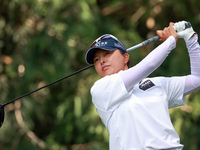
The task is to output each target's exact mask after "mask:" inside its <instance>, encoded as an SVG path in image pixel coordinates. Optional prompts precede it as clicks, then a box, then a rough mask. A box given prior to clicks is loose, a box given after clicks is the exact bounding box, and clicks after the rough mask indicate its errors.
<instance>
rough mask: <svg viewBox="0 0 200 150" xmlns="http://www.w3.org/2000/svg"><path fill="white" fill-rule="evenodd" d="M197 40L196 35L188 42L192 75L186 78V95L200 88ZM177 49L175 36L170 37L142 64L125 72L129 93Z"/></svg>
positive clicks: (123, 73) (124, 76)
mask: <svg viewBox="0 0 200 150" xmlns="http://www.w3.org/2000/svg"><path fill="white" fill-rule="evenodd" d="M197 40H198V36H197V35H195V36H194V37H192V38H190V39H189V40H188V41H187V42H186V45H187V48H188V52H189V56H190V65H191V74H190V75H188V76H186V78H185V79H186V81H185V89H184V95H186V94H189V93H191V92H193V91H194V90H196V89H198V88H199V87H200V46H199V43H198V41H197ZM175 47H176V40H175V38H174V37H173V36H170V37H169V38H168V39H167V40H166V41H165V42H163V43H162V44H161V45H159V46H158V47H157V48H155V49H154V50H153V51H152V52H151V53H149V54H148V55H147V56H146V57H145V58H144V59H143V60H142V61H141V62H140V63H138V64H137V65H135V66H134V67H131V68H129V69H128V70H125V71H123V72H122V79H123V81H124V84H125V87H126V89H127V91H130V90H131V89H132V88H133V87H134V86H135V85H136V84H137V83H139V82H140V81H141V80H142V79H144V78H146V77H147V76H148V75H150V74H151V73H152V72H153V71H154V70H156V69H157V68H158V67H159V66H160V65H161V64H162V62H163V61H164V60H165V58H166V57H167V56H168V54H169V53H170V52H171V50H172V49H174V48H175Z"/></svg>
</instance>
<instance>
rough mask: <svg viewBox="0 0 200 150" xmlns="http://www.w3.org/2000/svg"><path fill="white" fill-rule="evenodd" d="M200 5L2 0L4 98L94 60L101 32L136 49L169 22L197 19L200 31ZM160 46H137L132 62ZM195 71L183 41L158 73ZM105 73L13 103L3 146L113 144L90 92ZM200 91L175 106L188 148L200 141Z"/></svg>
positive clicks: (0, 84) (1, 133)
mask: <svg viewBox="0 0 200 150" xmlns="http://www.w3.org/2000/svg"><path fill="white" fill-rule="evenodd" d="M199 8H200V3H199V1H197V0H190V1H186V0H181V1H160V0H148V1H147V0H135V1H131V0H125V1H122V0H120V1H119V0H112V1H104V0H88V1H83V0H76V1H73V0H66V1H64V0H52V1H49V0H38V1H35V0H32V1H26V0H11V1H6V0H0V50H1V58H0V60H1V63H0V92H1V93H0V102H1V103H4V102H6V101H9V100H11V99H13V98H16V97H17V96H20V95H22V94H24V93H27V92H29V91H32V90H34V89H36V88H38V87H41V86H43V85H46V84H48V83H50V82H52V81H54V80H57V79H59V78H61V77H63V76H65V75H68V74H70V73H72V72H74V71H76V70H78V69H81V68H83V67H85V66H87V64H86V62H85V52H86V51H87V49H89V47H90V44H91V43H92V42H93V41H94V40H95V39H96V38H97V37H99V36H100V35H103V34H106V33H110V34H113V35H115V36H116V37H118V39H119V40H121V41H122V42H123V43H124V44H125V45H126V47H127V48H129V47H131V46H133V45H136V44H138V43H140V42H142V41H144V40H146V39H148V38H150V37H152V36H154V35H155V33H156V30H158V29H163V28H164V27H166V26H168V24H169V22H170V21H173V22H176V21H180V20H186V21H190V22H191V23H192V25H193V28H194V29H195V31H196V32H197V33H199V30H200V29H199V28H198V27H199V20H200V17H199V16H200V12H199ZM152 21H153V22H152ZM154 21H155V22H154ZM152 23H153V25H152ZM159 44H160V42H154V43H152V44H149V45H148V46H145V47H141V48H139V49H138V50H135V51H134V52H131V53H130V55H131V64H132V65H134V64H136V63H137V62H139V61H140V60H141V59H142V58H144V57H145V56H146V55H147V54H148V53H149V52H150V51H151V50H152V49H154V48H155V47H156V46H158V45H159ZM189 73H190V70H189V58H188V54H187V50H186V47H185V44H184V42H183V41H182V40H179V41H178V43H177V48H176V49H175V50H174V51H173V52H172V53H171V54H170V56H169V57H168V58H167V59H166V60H165V62H164V63H163V64H162V65H161V67H160V68H159V69H157V70H156V71H155V72H154V73H153V74H152V75H151V76H174V75H187V74H189ZM98 78H99V77H98V75H97V74H96V73H95V71H94V69H89V70H87V71H84V72H81V73H79V74H78V75H75V76H73V77H70V78H69V79H66V80H63V81H62V82H60V83H56V84H54V85H52V86H50V87H47V88H45V89H43V90H41V91H38V92H36V93H34V94H32V95H30V96H27V97H25V98H23V99H21V100H20V101H16V102H15V103H13V104H9V105H8V106H6V107H5V113H6V115H5V122H4V124H3V126H2V127H1V129H0V139H1V140H0V147H1V149H4V150H24V149H45V150H46V149H50V150H69V149H70V150H79V149H87V150H92V149H95V150H98V149H99V150H100V149H101V150H103V149H108V133H107V131H106V128H105V127H104V125H103V124H102V122H101V120H100V118H99V116H98V114H97V112H96V110H95V108H94V106H93V104H92V102H91V96H90V87H91V86H92V85H93V83H94V82H95V81H96V80H97V79H98ZM199 97H200V93H199V92H198V91H197V92H196V93H193V94H191V95H189V96H188V98H187V102H188V104H187V106H184V107H180V108H175V109H171V110H170V114H171V117H172V122H173V124H174V126H175V128H176V130H177V132H178V134H179V135H180V137H181V142H182V143H184V145H185V149H186V150H187V149H190V150H197V149H198V147H200V136H199V132H200V129H199V124H200V118H199V117H200V113H199V109H200V106H199Z"/></svg>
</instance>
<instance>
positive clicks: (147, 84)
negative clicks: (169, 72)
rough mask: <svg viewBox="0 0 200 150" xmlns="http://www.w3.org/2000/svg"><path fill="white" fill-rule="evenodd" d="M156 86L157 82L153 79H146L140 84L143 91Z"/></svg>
mask: <svg viewBox="0 0 200 150" xmlns="http://www.w3.org/2000/svg"><path fill="white" fill-rule="evenodd" d="M153 86H155V84H154V83H153V82H152V81H151V80H146V81H144V82H143V83H141V84H140V85H139V88H140V89H141V90H143V91H145V90H147V89H149V88H151V87H153Z"/></svg>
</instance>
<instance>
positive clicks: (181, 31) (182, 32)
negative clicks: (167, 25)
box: [174, 21, 195, 41]
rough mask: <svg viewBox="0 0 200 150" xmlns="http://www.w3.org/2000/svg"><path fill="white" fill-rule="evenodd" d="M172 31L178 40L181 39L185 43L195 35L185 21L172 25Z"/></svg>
mask: <svg viewBox="0 0 200 150" xmlns="http://www.w3.org/2000/svg"><path fill="white" fill-rule="evenodd" d="M174 29H175V30H176V32H177V34H178V38H183V39H184V40H185V41H187V40H189V38H190V37H191V36H192V35H193V34H194V33H195V32H194V30H193V28H192V26H191V24H190V23H189V22H186V21H179V22H177V23H175V24H174Z"/></svg>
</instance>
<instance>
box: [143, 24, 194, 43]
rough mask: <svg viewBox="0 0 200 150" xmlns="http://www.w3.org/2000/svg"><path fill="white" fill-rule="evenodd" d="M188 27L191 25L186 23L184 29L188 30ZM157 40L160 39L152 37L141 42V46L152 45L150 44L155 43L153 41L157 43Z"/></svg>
mask: <svg viewBox="0 0 200 150" xmlns="http://www.w3.org/2000/svg"><path fill="white" fill-rule="evenodd" d="M190 27H191V23H190V22H186V23H185V29H187V28H190ZM175 30H176V29H175ZM159 39H160V37H159V36H154V37H152V38H150V39H148V40H146V41H144V42H142V46H144V45H147V44H149V43H152V42H155V41H157V40H159Z"/></svg>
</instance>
